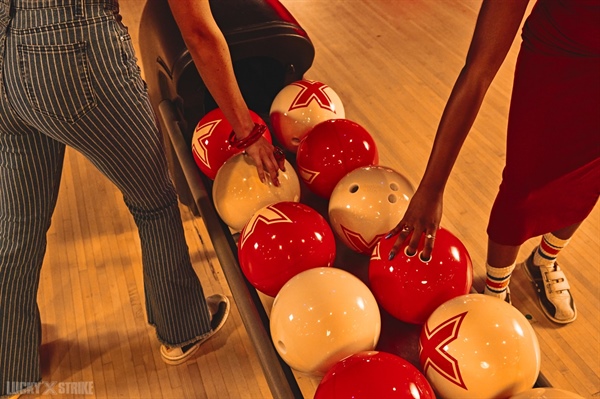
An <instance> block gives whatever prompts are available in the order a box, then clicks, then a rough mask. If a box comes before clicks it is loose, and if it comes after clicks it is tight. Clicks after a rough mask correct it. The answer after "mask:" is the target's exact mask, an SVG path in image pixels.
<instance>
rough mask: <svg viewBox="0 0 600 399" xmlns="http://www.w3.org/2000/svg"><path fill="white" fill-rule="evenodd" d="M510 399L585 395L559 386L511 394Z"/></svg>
mask: <svg viewBox="0 0 600 399" xmlns="http://www.w3.org/2000/svg"><path fill="white" fill-rule="evenodd" d="M510 399H583V396H579V395H577V394H576V393H573V392H569V391H565V390H564V389H558V388H533V389H528V390H527V391H523V392H521V393H518V394H516V395H514V396H511V397H510Z"/></svg>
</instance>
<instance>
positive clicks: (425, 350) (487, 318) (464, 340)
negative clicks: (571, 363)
mask: <svg viewBox="0 0 600 399" xmlns="http://www.w3.org/2000/svg"><path fill="white" fill-rule="evenodd" d="M419 361H420V363H421V368H422V370H423V374H425V376H426V377H427V380H428V381H429V383H430V384H431V386H432V387H433V389H434V390H435V391H436V392H437V393H438V395H439V397H440V398H461V399H471V398H473V399H475V398H477V399H480V398H508V397H510V396H511V395H513V394H516V393H519V392H523V391H525V390H527V389H531V388H532V387H533V385H534V384H535V381H536V380H537V378H538V374H539V372H540V361H541V355H540V346H539V343H538V339H537V337H536V335H535V332H534V330H533V327H531V324H530V323H529V321H528V320H527V319H526V318H525V316H523V314H521V312H519V311H518V310H517V309H516V308H514V307H513V306H511V305H509V304H508V303H506V302H504V301H503V300H501V299H498V298H496V297H493V296H489V295H483V294H467V295H462V296H458V297H456V298H453V299H451V300H449V301H447V302H445V303H444V304H442V305H441V306H439V307H438V308H437V309H436V310H435V311H434V312H433V313H432V314H431V315H430V316H429V318H428V319H427V322H426V323H425V325H424V326H423V329H422V330H421V336H420V339H419Z"/></svg>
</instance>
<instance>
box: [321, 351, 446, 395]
mask: <svg viewBox="0 0 600 399" xmlns="http://www.w3.org/2000/svg"><path fill="white" fill-rule="evenodd" d="M352 398H385V399H411V398H414V399H435V393H434V392H433V389H432V388H431V385H429V382H427V379H426V378H425V376H424V375H423V374H421V372H420V371H419V370H418V369H417V368H416V367H415V366H413V365H412V364H410V363H409V362H408V361H406V360H404V359H403V358H401V357H399V356H396V355H393V354H391V353H387V352H378V351H365V352H359V353H355V354H353V355H350V356H348V357H347V358H345V359H342V360H341V361H339V362H338V363H336V364H335V365H334V366H333V367H332V368H331V369H329V371H327V374H325V376H324V377H323V379H322V380H321V382H320V383H319V386H318V387H317V391H316V392H315V397H314V399H352Z"/></svg>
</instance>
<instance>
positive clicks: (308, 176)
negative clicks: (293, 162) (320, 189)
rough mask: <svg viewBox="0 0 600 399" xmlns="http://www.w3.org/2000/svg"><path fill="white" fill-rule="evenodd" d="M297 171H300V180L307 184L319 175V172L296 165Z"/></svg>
mask: <svg viewBox="0 0 600 399" xmlns="http://www.w3.org/2000/svg"><path fill="white" fill-rule="evenodd" d="M298 172H300V177H301V178H302V180H304V181H305V182H306V183H308V184H311V183H312V182H313V181H314V180H315V179H316V178H317V176H319V175H320V173H319V172H315V171H312V170H308V169H306V168H303V167H300V166H299V167H298Z"/></svg>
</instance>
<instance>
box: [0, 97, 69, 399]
mask: <svg viewBox="0 0 600 399" xmlns="http://www.w3.org/2000/svg"><path fill="white" fill-rule="evenodd" d="M0 95H2V93H0ZM2 97H3V99H1V100H0V365H1V367H0V396H2V395H5V394H8V393H12V392H14V391H18V390H20V389H22V388H25V386H26V385H29V384H35V383H37V382H39V381H40V379H41V372H40V362H39V346H40V344H41V338H42V337H41V321H40V315H39V311H38V306H37V291H38V286H39V278H40V271H41V267H42V261H43V258H44V254H45V251H46V232H47V230H48V228H49V227H50V220H51V215H52V212H53V210H54V206H55V204H56V198H57V196H58V188H59V184H60V176H61V170H62V163H63V156H64V146H63V145H62V144H60V143H58V142H56V141H55V140H52V139H50V138H48V137H46V136H43V135H41V134H39V132H36V131H34V130H33V129H29V128H27V127H25V126H24V125H22V124H20V123H19V122H18V121H16V120H15V119H14V118H13V117H12V115H11V114H10V113H9V112H8V111H7V109H6V106H7V103H6V101H5V98H4V96H3V95H2Z"/></svg>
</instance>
